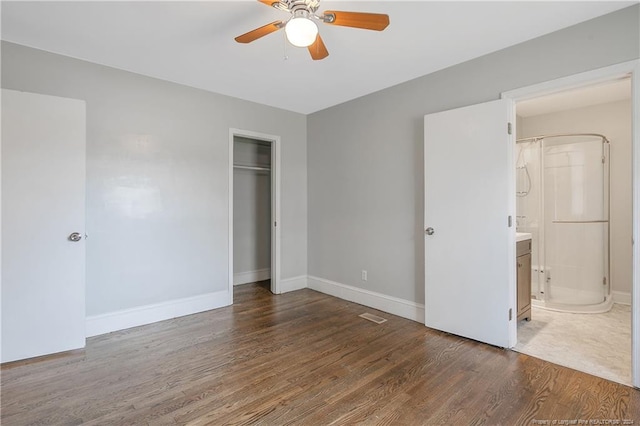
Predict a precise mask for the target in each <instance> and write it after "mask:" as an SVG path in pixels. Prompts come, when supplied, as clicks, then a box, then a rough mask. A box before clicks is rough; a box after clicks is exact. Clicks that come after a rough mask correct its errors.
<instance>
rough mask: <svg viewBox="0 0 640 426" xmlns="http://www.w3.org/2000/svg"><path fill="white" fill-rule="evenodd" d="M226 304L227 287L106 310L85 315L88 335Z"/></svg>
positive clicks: (194, 312)
mask: <svg viewBox="0 0 640 426" xmlns="http://www.w3.org/2000/svg"><path fill="white" fill-rule="evenodd" d="M228 305H229V295H228V294H227V291H226V290H223V291H218V292H215V293H207V294H202V295H199V296H193V297H185V298H184V299H177V300H170V301H167V302H162V303H154V304H152V305H144V306H138V307H136V308H131V309H123V310H121V311H115V312H109V313H106V314H101V315H93V316H88V317H87V318H86V327H87V331H86V335H87V337H92V336H98V335H100V334H105V333H111V332H112V331H118V330H124V329H126V328H131V327H137V326H139V325H146V324H151V323H154V322H158V321H164V320H167V319H171V318H176V317H181V316H185V315H191V314H197V313H198V312H204V311H209V310H211V309H216V308H221V307H223V306H228Z"/></svg>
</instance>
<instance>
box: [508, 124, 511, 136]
mask: <svg viewBox="0 0 640 426" xmlns="http://www.w3.org/2000/svg"><path fill="white" fill-rule="evenodd" d="M507 134H509V135H510V134H511V123H507Z"/></svg>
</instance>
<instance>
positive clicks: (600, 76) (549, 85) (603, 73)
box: [500, 60, 638, 134]
mask: <svg viewBox="0 0 640 426" xmlns="http://www.w3.org/2000/svg"><path fill="white" fill-rule="evenodd" d="M637 63H638V61H637V60H634V61H629V62H622V63H620V64H615V65H611V66H609V67H604V68H599V69H595V70H591V71H585V72H581V73H579V74H574V75H570V76H567V77H561V78H557V79H555V80H549V81H545V82H543V83H539V84H534V85H531V86H526V87H520V88H518V89H514V90H509V91H507V92H502V93H501V94H500V98H501V99H504V98H511V99H513V100H515V101H525V100H529V99H533V98H538V97H541V96H546V95H551V94H553V93H557V92H564V91H565V90H572V89H578V88H580V87H584V86H592V85H594V84H599V83H605V82H607V81H611V80H615V79H617V78H622V77H626V76H628V75H629V74H630V73H631V72H633V69H634V67H635V66H636V64H637ZM513 133H514V134H515V132H513Z"/></svg>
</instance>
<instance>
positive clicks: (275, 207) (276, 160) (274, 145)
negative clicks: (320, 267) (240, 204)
mask: <svg viewBox="0 0 640 426" xmlns="http://www.w3.org/2000/svg"><path fill="white" fill-rule="evenodd" d="M235 136H239V137H244V138H249V139H256V140H260V141H264V142H269V143H270V144H271V292H272V293H273V294H280V293H281V292H282V290H281V288H280V227H281V226H280V164H281V160H280V136H275V135H269V134H266V133H259V132H254V131H250V130H240V129H234V128H231V129H229V304H233V139H234V137H235Z"/></svg>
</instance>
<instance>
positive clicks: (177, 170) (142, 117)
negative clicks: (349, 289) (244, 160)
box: [2, 42, 307, 316]
mask: <svg viewBox="0 0 640 426" xmlns="http://www.w3.org/2000/svg"><path fill="white" fill-rule="evenodd" d="M2 87H4V88H8V89H14V90H22V91H28V92H35V93H43V94H48V95H55V96H62V97H67V98H76V99H82V100H85V101H86V102H87V206H86V207H87V214H86V217H87V227H86V229H87V233H88V235H89V238H88V239H87V292H86V294H87V315H88V316H92V315H99V314H102V313H109V312H114V311H118V310H122V309H128V308H134V307H138V306H144V305H149V304H155V303H161V302H165V301H171V300H175V299H181V298H187V297H191V296H197V295H202V294H207V293H212V292H217V291H224V290H225V289H227V286H228V275H229V271H228V268H229V253H228V231H229V230H228V227H229V217H228V216H229V190H228V187H229V165H228V162H229V128H238V129H243V130H250V131H254V132H261V133H266V134H272V135H278V136H280V137H281V141H282V149H281V153H282V175H281V176H282V199H281V226H282V228H281V236H282V246H281V250H282V275H281V277H282V278H283V279H284V278H288V277H294V276H299V275H302V274H306V271H307V267H306V263H307V254H306V249H307V223H306V220H307V211H306V210H307V202H306V192H307V181H306V176H307V173H306V157H307V153H306V137H307V129H306V117H305V116H304V115H301V114H296V113H291V112H287V111H283V110H279V109H275V108H271V107H266V106H263V105H259V104H255V103H251V102H246V101H242V100H239V99H235V98H230V97H227V96H222V95H217V94H213V93H209V92H205V91H202V90H197V89H193V88H189V87H185V86H181V85H178V84H174V83H169V82H165V81H161V80H157V79H153V78H149V77H144V76H141V75H137V74H133V73H129V72H125V71H120V70H116V69H113V68H109V67H105V66H101V65H96V64H92V63H88V62H84V61H80V60H76V59H71V58H68V57H64V56H60V55H56V54H52V53H47V52H44V51H40V50H35V49H31V48H27V47H24V46H20V45H16V44H12V43H6V42H3V43H2Z"/></svg>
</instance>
